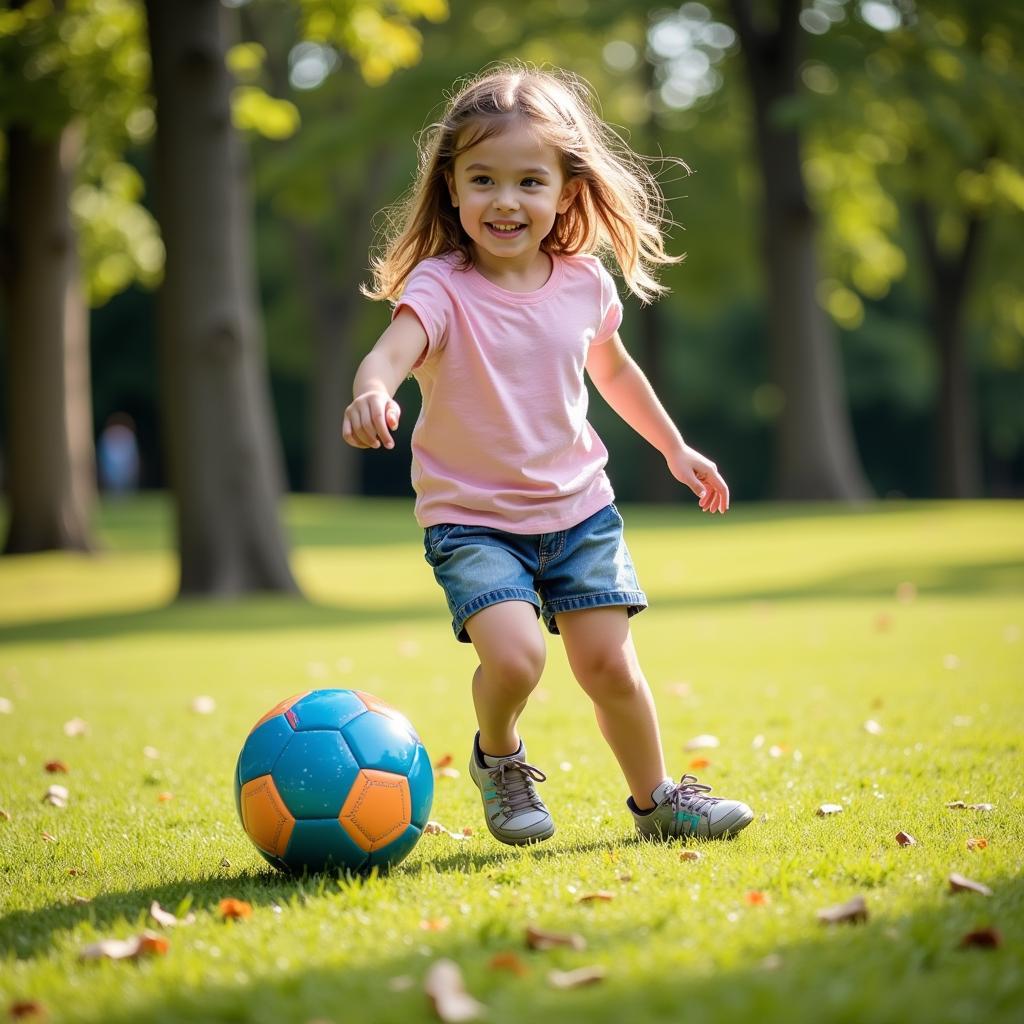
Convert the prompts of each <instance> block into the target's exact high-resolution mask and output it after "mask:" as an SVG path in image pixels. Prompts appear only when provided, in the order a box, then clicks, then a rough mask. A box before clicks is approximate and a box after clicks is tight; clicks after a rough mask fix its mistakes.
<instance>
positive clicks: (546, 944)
mask: <svg viewBox="0 0 1024 1024" xmlns="http://www.w3.org/2000/svg"><path fill="white" fill-rule="evenodd" d="M526 944H527V946H529V947H530V949H537V950H541V951H543V950H548V949H554V948H556V947H557V946H568V947H569V948H570V949H575V950H583V949H586V948H587V940H586V939H585V938H583V936H582V935H577V934H576V933H575V932H549V931H547V930H546V929H544V928H537V927H536V926H535V925H532V924H531V925H527V926H526Z"/></svg>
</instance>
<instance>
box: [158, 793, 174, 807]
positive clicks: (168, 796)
mask: <svg viewBox="0 0 1024 1024" xmlns="http://www.w3.org/2000/svg"><path fill="white" fill-rule="evenodd" d="M156 799H157V802H158V803H161V804H166V803H169V802H170V801H171V800H173V799H174V794H173V793H157V795H156Z"/></svg>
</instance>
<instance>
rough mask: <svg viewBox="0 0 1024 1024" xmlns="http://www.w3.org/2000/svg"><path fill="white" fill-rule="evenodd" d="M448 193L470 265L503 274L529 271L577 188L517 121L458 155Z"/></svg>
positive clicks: (547, 148)
mask: <svg viewBox="0 0 1024 1024" xmlns="http://www.w3.org/2000/svg"><path fill="white" fill-rule="evenodd" d="M448 188H449V191H450V193H451V199H452V205H453V206H455V207H456V208H457V209H458V211H459V220H460V221H461V222H462V227H463V228H464V229H465V231H466V234H467V235H469V237H470V238H471V239H472V241H473V257H474V262H476V263H477V264H478V265H482V266H483V267H484V268H485V269H490V270H494V271H497V272H499V273H501V272H507V271H513V272H515V271H525V270H529V269H531V268H532V267H533V265H534V264H535V262H536V261H537V258H538V254H539V252H540V244H541V242H542V241H544V239H545V238H546V237H547V235H548V233H549V232H550V231H551V228H552V227H553V225H554V223H555V217H556V216H557V215H558V214H560V213H565V211H566V210H567V209H568V208H569V207H570V205H571V204H572V201H573V199H574V198H575V197H576V194H577V192H578V191H579V188H580V182H579V181H577V180H570V181H567V180H566V178H565V174H564V172H563V170H562V161H561V158H560V156H559V154H558V151H557V150H556V149H555V148H554V147H553V146H551V145H548V144H547V143H545V142H543V141H541V139H540V137H539V136H538V135H537V132H536V130H535V129H534V128H533V127H532V126H531V125H530V124H529V122H527V121H524V120H522V119H517V120H515V121H512V122H511V123H510V124H509V126H508V127H507V128H506V129H505V130H504V131H501V132H499V133H498V134H496V135H492V136H491V137H490V138H487V139H484V140H483V141H482V142H478V143H477V144H476V145H475V146H471V147H470V148H469V149H467V150H466V151H465V152H463V153H460V154H459V155H458V156H457V157H456V158H455V168H454V171H453V172H452V173H451V174H450V175H449V176H448Z"/></svg>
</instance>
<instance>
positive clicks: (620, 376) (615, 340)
mask: <svg viewBox="0 0 1024 1024" xmlns="http://www.w3.org/2000/svg"><path fill="white" fill-rule="evenodd" d="M587 373H588V374H589V375H590V379H591V380H592V381H593V382H594V386H595V387H596V388H597V390H598V391H599V392H600V394H601V397H602V398H604V400H605V401H606V402H607V403H608V404H609V405H610V406H611V407H612V408H613V409H614V410H615V411H616V412H617V413H618V414H619V416H621V417H622V419H624V420H625V421H626V422H627V423H628V424H629V425H630V426H631V427H632V428H633V429H634V430H635V431H636V432H637V433H638V434H639V435H640V436H641V437H642V438H643V439H644V440H645V441H647V442H648V443H650V444H652V445H654V447H655V448H657V449H658V451H659V452H661V454H662V455H664V456H665V461H666V462H667V463H668V468H669V471H670V472H671V473H672V475H673V476H674V477H675V478H676V479H677V480H678V481H679V482H680V483H683V484H686V486H687V487H689V488H690V490H691V491H693V493H694V494H696V495H697V497H698V498H700V507H701V508H702V509H703V510H704V511H705V512H726V511H728V509H729V487H728V485H727V484H726V482H725V480H724V479H723V477H722V475H721V474H720V473H719V472H718V467H717V466H716V465H715V464H714V463H713V462H711V461H710V459H707V458H705V457H704V456H703V455H701V453H700V452H698V451H697V450H696V449H694V448H691V447H690V446H689V445H688V444H686V442H685V441H684V440H683V438H682V435H681V434H680V433H679V430H678V429H677V427H676V425H675V424H674V423H673V422H672V420H671V418H670V417H669V415H668V413H667V412H666V411H665V407H664V406H663V405H662V404H661V402H660V401H659V400H658V396H657V395H656V394H655V393H654V388H652V387H651V384H650V381H648V379H647V378H646V377H645V376H644V373H643V371H642V370H641V369H640V367H639V366H637V364H636V363H635V362H634V360H633V358H632V356H630V354H629V353H628V352H627V351H626V349H625V346H624V345H623V344H622V339H621V338H620V337H619V335H618V332H616V333H615V334H614V335H612V337H611V338H609V339H608V341H606V342H603V343H602V344H600V345H592V346H591V348H590V354H589V355H588V357H587Z"/></svg>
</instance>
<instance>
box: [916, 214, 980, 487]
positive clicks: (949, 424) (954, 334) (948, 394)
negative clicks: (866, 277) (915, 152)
mask: <svg viewBox="0 0 1024 1024" xmlns="http://www.w3.org/2000/svg"><path fill="white" fill-rule="evenodd" d="M914 213H915V222H916V225H917V233H918V239H919V241H920V243H921V248H922V250H923V251H924V256H925V259H924V261H923V262H924V266H925V269H926V271H927V273H928V287H929V292H930V297H929V310H928V321H929V326H930V328H931V334H932V338H933V339H934V341H935V347H936V351H937V354H938V357H939V395H938V404H937V408H936V427H937V429H936V451H935V453H934V458H935V482H936V486H937V490H938V493H939V494H940V495H941V496H942V497H945V498H976V497H978V496H979V495H980V494H981V493H982V482H981V457H980V452H981V442H980V438H979V436H978V435H979V430H978V418H977V414H976V412H975V408H974V388H973V386H972V382H971V368H970V361H969V359H968V357H967V335H966V331H965V330H964V303H965V302H966V299H967V288H968V282H969V279H970V273H971V270H972V269H973V267H974V263H975V256H976V254H977V251H978V245H979V238H980V234H981V223H980V221H978V219H977V218H974V217H972V218H971V219H970V220H969V221H968V222H967V229H966V232H965V234H964V241H963V244H962V245H961V247H960V249H959V250H958V251H957V252H955V253H950V254H945V253H943V252H942V251H941V250H940V249H939V246H938V242H937V240H936V237H935V218H934V216H933V215H932V212H931V211H930V210H929V209H928V207H927V206H926V205H925V203H924V201H921V202H920V203H918V204H917V205H916V207H915V210H914Z"/></svg>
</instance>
